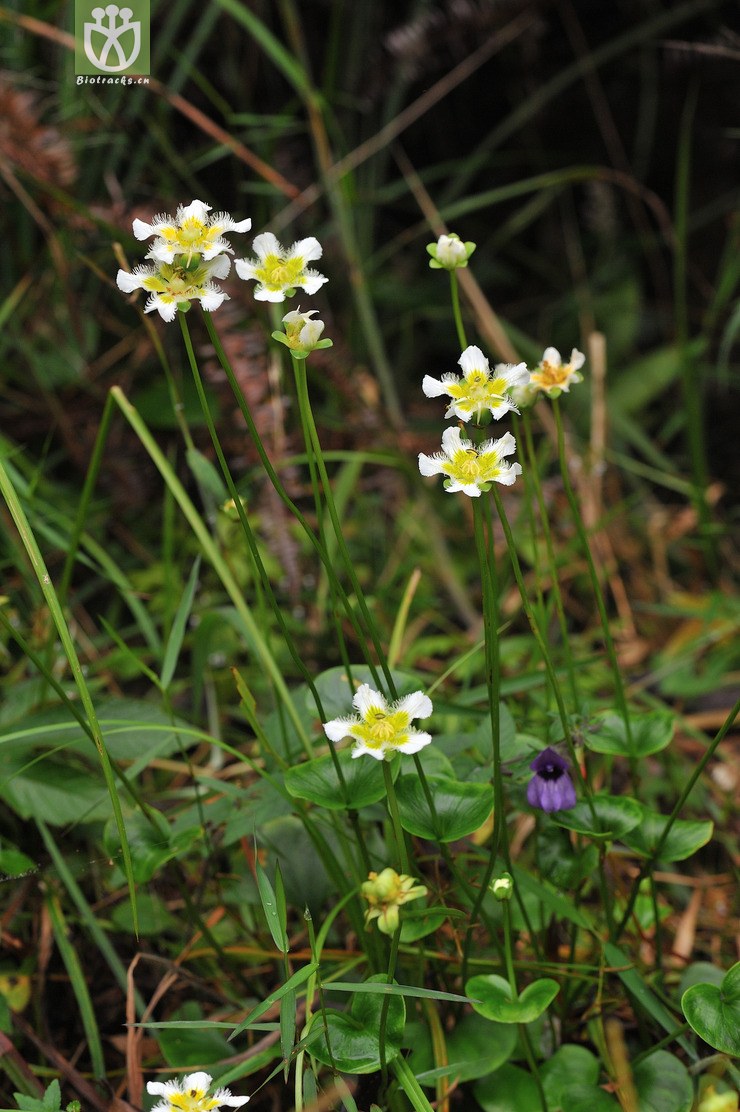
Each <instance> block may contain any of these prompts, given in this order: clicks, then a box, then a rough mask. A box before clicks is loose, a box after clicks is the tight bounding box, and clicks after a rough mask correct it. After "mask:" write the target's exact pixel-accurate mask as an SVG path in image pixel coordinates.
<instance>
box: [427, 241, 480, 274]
mask: <svg viewBox="0 0 740 1112" xmlns="http://www.w3.org/2000/svg"><path fill="white" fill-rule="evenodd" d="M427 251H428V252H429V254H430V255H431V256H432V257H431V259H430V260H429V265H430V267H431V268H432V270H458V269H459V268H460V267H464V266H467V265H468V259H469V258H470V256H471V255H472V254H473V252H474V251H475V244H474V243H470V242H467V243H463V242H462V241H461V239H460V237H459V236H458V235H455V233H454V232H453V233H452V235H449V236H440V237H439V239H438V240H437V242H436V243H428V244H427Z"/></svg>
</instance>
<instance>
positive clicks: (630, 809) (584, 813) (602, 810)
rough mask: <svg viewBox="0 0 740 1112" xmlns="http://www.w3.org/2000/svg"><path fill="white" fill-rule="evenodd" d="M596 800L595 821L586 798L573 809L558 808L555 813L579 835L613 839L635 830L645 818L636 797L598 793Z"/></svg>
mask: <svg viewBox="0 0 740 1112" xmlns="http://www.w3.org/2000/svg"><path fill="white" fill-rule="evenodd" d="M593 803H594V810H595V812H596V821H595V822H594V816H593V815H592V814H591V808H590V807H589V805H588V803H586V801H585V800H582V801H581V802H580V803H576V805H575V807H573V808H572V809H571V810H570V811H558V812H557V813H556V814H555V815H553V820H554V821H555V822H557V823H558V825H559V826H564V827H565V828H566V830H574V831H575V832H576V833H577V834H587V835H588V836H589V837H590V838H597V839H599V840H600V841H601V840H603V841H612V840H613V839H614V838H621V837H622V836H623V835H624V834H626V833H627V832H628V831H629V830H632V829H634V827H635V826H637V824H638V822H639V821H640V819H641V818H642V807H641V806H640V804H639V803H636V802H635V800H634V799H624V798H623V797H622V796H620V795H595V796H594V798H593Z"/></svg>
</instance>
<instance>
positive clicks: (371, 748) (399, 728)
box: [324, 683, 432, 761]
mask: <svg viewBox="0 0 740 1112" xmlns="http://www.w3.org/2000/svg"><path fill="white" fill-rule="evenodd" d="M352 705H353V706H354V707H355V709H356V710H357V711H359V714H354V715H351V716H350V717H348V718H334V719H333V720H332V721H331V722H325V723H324V733H325V734H326V736H327V737H328V738H329V740H330V741H342V740H343V739H344V738H345V737H351V738H354V739H355V741H356V742H357V744H356V745H355V747H354V749H353V750H352V756H353V757H361V756H363V754H365V753H366V754H367V755H368V756H369V757H375V759H376V761H382V760H383V759H385V760H390V758H391V757H392V756H393V755H394V754H395V753H418V751H419V750H420V749H423V748H424V746H425V745H429V743H430V741H431V740H432V738H431V734H425V733H423V732H422V731H421V730H417V729H415V728H414V727H413V726H412V725H411V721H412V719H414V718H428V717H429V715H430V714H431V713H432V701H431V699H430V698H429V697H428V696H427V695H424V694H423V692H421V691H415V692H414V693H413V695H406V696H405V697H404V698H403V699H399V700H398V701H397V702H395V703H391V704H390V705H389V704H388V703H387V702H386V700H385V699H384V698H383V696H382V695H380V694H379V693H378V692H377V691H373V689H372V688H371V687H370V685H369V684H367V683H363V684H362V686H361V687H358V689H357V692H356V693H355V697H354V699H353V700H352Z"/></svg>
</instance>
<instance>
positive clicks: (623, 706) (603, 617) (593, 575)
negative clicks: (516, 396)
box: [552, 398, 632, 748]
mask: <svg viewBox="0 0 740 1112" xmlns="http://www.w3.org/2000/svg"><path fill="white" fill-rule="evenodd" d="M552 408H553V413H554V414H555V424H556V427H557V435H558V457H559V459H560V474H561V476H562V479H563V489H564V490H565V495H566V498H567V499H568V505H569V506H570V510H571V514H572V516H573V524H574V525H575V527H576V532H577V533H578V540H579V542H580V545H581V549H582V551H583V555H584V556H585V558H586V564H587V566H588V574H589V578H590V580H591V589H592V590H593V593H594V599H595V601H596V607H597V609H598V611H599V619H600V621H601V631H602V634H603V637H604V647H605V648H606V653H607V656H608V658H609V664H610V666H611V670H612V675H613V677H614V694H615V697H616V700H617V703H618V704H619V710H620V713H621V715H622V718H623V719H624V726H625V730H626V731H627V739H628V741H629V744H630V748H632V727H631V725H630V717H629V710H628V708H627V698H626V695H625V692H624V684H623V682H622V673H621V670H620V667H619V661H618V660H617V653H616V649H615V648H614V639H613V637H612V633H611V628H610V626H609V617H608V615H607V612H606V604H605V602H604V592H603V591H602V589H601V583H600V582H599V576H598V573H597V571H596V566H595V564H594V558H593V555H592V554H591V546H590V544H589V541H588V535H587V534H586V527H585V526H584V524H583V518H582V516H581V508H580V506H579V505H578V499H577V498H576V494H575V491H574V490H573V485H572V483H571V481H570V474H569V472H568V458H567V455H566V452H565V430H564V428H563V417H562V414H561V412H560V400H559V399H558V398H555V399H553V403H552Z"/></svg>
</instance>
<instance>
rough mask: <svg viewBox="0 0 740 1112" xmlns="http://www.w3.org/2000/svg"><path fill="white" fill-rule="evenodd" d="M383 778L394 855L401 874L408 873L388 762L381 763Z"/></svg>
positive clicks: (407, 863) (394, 790)
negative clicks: (393, 843)
mask: <svg viewBox="0 0 740 1112" xmlns="http://www.w3.org/2000/svg"><path fill="white" fill-rule="evenodd" d="M382 763H383V778H384V780H385V794H386V800H387V803H388V814H389V815H390V819H391V825H392V827H393V837H394V838H395V841H396V853H397V854H398V860H399V862H400V865H401V872H402V873H408V871H409V858H408V852H407V850H406V838H405V836H404V832H403V827H402V826H401V815H400V813H399V810H398V799H397V798H396V788H395V785H394V783H393V774H392V773H391V767H390V764H389V762H388V761H385V760H384V761H383V762H382Z"/></svg>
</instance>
